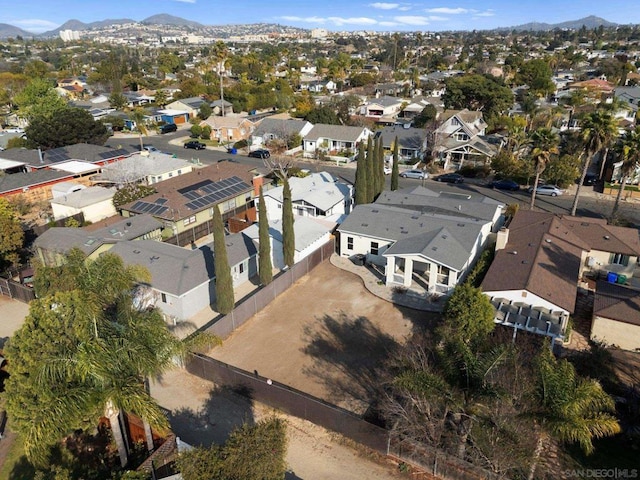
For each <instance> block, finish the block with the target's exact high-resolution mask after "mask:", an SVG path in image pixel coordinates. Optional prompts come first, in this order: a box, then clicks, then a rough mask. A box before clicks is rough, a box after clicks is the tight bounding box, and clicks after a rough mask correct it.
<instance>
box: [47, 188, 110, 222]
mask: <svg viewBox="0 0 640 480" xmlns="http://www.w3.org/2000/svg"><path fill="white" fill-rule="evenodd" d="M115 193H116V191H115V190H113V189H109V188H102V187H88V188H83V189H82V190H77V191H75V192H71V193H68V194H66V195H60V196H58V197H56V198H53V199H51V208H52V210H53V218H54V219H55V220H60V219H62V218H67V217H70V216H72V215H76V214H78V213H83V214H84V219H85V221H87V222H98V221H100V220H102V219H103V218H107V217H111V216H113V215H116V213H117V212H116V209H115V207H114V206H113V195H114V194H115Z"/></svg>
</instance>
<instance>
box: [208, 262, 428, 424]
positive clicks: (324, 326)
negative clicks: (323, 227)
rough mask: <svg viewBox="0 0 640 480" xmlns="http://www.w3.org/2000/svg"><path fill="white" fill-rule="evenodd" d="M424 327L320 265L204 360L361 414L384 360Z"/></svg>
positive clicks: (352, 278)
mask: <svg viewBox="0 0 640 480" xmlns="http://www.w3.org/2000/svg"><path fill="white" fill-rule="evenodd" d="M432 319H433V314H429V313H427V312H420V311H414V310H410V309H404V308H401V307H397V306H396V305H394V304H392V303H389V302H387V301H385V300H382V299H380V298H378V297H376V296H374V295H372V294H370V293H369V292H368V291H367V290H366V289H365V288H364V287H363V285H362V282H361V280H360V278H359V277H357V276H356V275H353V274H351V273H348V272H345V271H343V270H340V269H339V268H336V267H334V266H333V265H331V264H330V263H328V262H325V263H323V264H321V265H319V266H318V267H316V268H315V269H314V270H313V271H312V272H311V273H310V274H309V275H307V276H306V277H304V278H302V279H301V280H300V281H298V282H297V283H296V284H295V285H294V286H293V287H292V288H290V289H289V290H288V291H287V292H285V293H283V294H282V295H281V296H279V297H278V298H277V299H276V300H275V301H273V302H272V303H271V304H270V305H269V306H267V308H265V309H264V310H262V311H261V312H260V313H258V314H257V315H255V316H254V317H253V318H252V319H250V320H249V321H248V322H247V323H246V324H245V325H243V326H242V327H240V328H239V329H238V330H236V331H235V332H234V333H233V334H232V335H231V337H230V338H228V339H227V340H225V341H224V342H223V345H222V346H220V347H216V348H214V349H213V350H211V351H210V352H209V353H208V355H210V356H212V357H214V358H217V359H218V360H221V361H223V362H226V363H229V364H231V365H235V366H237V367H240V368H243V369H245V370H248V371H250V372H253V371H254V370H257V371H258V373H259V374H260V375H262V376H265V377H268V378H272V379H273V380H277V381H279V382H282V383H284V384H287V385H289V386H292V387H295V388H297V389H299V390H302V391H304V392H307V393H310V394H311V395H314V396H317V397H320V398H322V399H324V400H327V401H330V402H332V403H337V404H338V405H340V406H342V407H345V408H348V409H350V410H352V411H354V412H356V413H363V412H364V410H366V407H367V406H368V399H369V398H370V397H371V394H372V392H373V390H375V389H376V388H378V387H379V370H380V368H381V364H382V362H384V359H385V358H386V357H387V356H388V355H389V354H390V353H391V352H393V350H394V349H396V348H397V347H398V345H399V344H400V343H402V342H403V341H404V340H405V339H406V338H407V336H409V335H410V334H411V333H412V331H413V330H414V329H416V328H424V327H425V326H427V325H429V324H430V323H431V322H432Z"/></svg>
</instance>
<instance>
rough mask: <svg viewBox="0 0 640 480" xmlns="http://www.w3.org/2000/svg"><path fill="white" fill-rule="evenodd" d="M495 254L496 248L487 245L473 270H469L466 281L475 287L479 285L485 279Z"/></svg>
mask: <svg viewBox="0 0 640 480" xmlns="http://www.w3.org/2000/svg"><path fill="white" fill-rule="evenodd" d="M494 255H495V250H494V249H493V248H492V247H487V248H485V249H484V251H483V252H482V253H481V254H480V257H479V258H478V261H477V262H476V264H475V266H474V267H473V270H471V272H469V275H468V276H467V279H466V280H465V283H468V284H469V285H471V286H473V287H479V286H480V284H481V283H482V280H484V276H485V275H486V274H487V270H489V267H490V266H491V262H492V261H493V257H494Z"/></svg>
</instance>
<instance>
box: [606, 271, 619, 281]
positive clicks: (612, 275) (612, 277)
mask: <svg viewBox="0 0 640 480" xmlns="http://www.w3.org/2000/svg"><path fill="white" fill-rule="evenodd" d="M607 282H609V283H617V282H618V274H617V273H613V272H609V273H607Z"/></svg>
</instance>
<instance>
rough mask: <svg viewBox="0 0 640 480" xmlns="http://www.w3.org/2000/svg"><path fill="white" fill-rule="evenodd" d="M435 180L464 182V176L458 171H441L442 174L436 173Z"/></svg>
mask: <svg viewBox="0 0 640 480" xmlns="http://www.w3.org/2000/svg"><path fill="white" fill-rule="evenodd" d="M435 181H436V182H445V183H462V182H464V177H463V176H462V175H460V174H459V173H443V174H442V175H438V176H437V177H436V178H435Z"/></svg>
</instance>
